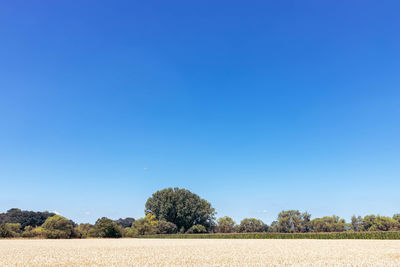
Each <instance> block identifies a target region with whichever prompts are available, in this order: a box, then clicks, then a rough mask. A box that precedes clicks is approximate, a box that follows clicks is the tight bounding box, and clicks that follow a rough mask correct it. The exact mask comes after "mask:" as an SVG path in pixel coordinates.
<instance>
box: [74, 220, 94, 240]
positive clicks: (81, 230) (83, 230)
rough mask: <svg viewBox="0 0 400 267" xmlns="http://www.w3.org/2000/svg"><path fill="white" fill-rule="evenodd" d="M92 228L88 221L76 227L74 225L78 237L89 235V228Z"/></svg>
mask: <svg viewBox="0 0 400 267" xmlns="http://www.w3.org/2000/svg"><path fill="white" fill-rule="evenodd" d="M92 228H93V225H91V224H90V223H81V224H80V225H78V226H77V227H75V232H76V233H77V235H78V237H79V238H87V237H88V236H89V231H90V229H92Z"/></svg>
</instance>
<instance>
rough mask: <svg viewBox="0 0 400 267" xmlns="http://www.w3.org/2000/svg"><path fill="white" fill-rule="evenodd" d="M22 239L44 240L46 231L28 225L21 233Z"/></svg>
mask: <svg viewBox="0 0 400 267" xmlns="http://www.w3.org/2000/svg"><path fill="white" fill-rule="evenodd" d="M22 237H28V238H46V237H47V236H46V231H45V230H44V229H43V228H42V227H40V226H36V227H32V226H30V225H28V226H26V227H25V229H24V232H23V233H22Z"/></svg>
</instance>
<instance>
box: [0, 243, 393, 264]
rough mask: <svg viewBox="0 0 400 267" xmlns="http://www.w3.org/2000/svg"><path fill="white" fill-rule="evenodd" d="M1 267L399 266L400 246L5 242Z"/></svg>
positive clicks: (0, 244)
mask: <svg viewBox="0 0 400 267" xmlns="http://www.w3.org/2000/svg"><path fill="white" fill-rule="evenodd" d="M0 265H1V266H277V265H279V266H281V265H283V266H327V265H328V266H329V265H330V266H400V240H387V241H383V240H265V239H264V240H262V239H258V240H249V239H247V240H245V239H235V240H220V239H207V240H202V239H161V240H160V239H118V240H115V239H84V240H1V241H0Z"/></svg>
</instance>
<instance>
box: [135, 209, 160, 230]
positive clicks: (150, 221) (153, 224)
mask: <svg viewBox="0 0 400 267" xmlns="http://www.w3.org/2000/svg"><path fill="white" fill-rule="evenodd" d="M157 224H158V221H157V219H156V216H155V215H154V214H151V213H147V214H146V216H145V217H144V218H140V219H138V220H136V221H134V222H133V223H132V234H134V235H152V234H155V233H156V228H157Z"/></svg>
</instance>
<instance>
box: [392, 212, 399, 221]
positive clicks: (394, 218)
mask: <svg viewBox="0 0 400 267" xmlns="http://www.w3.org/2000/svg"><path fill="white" fill-rule="evenodd" d="M393 220H396V221H398V222H399V223H400V213H397V214H395V215H393Z"/></svg>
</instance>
